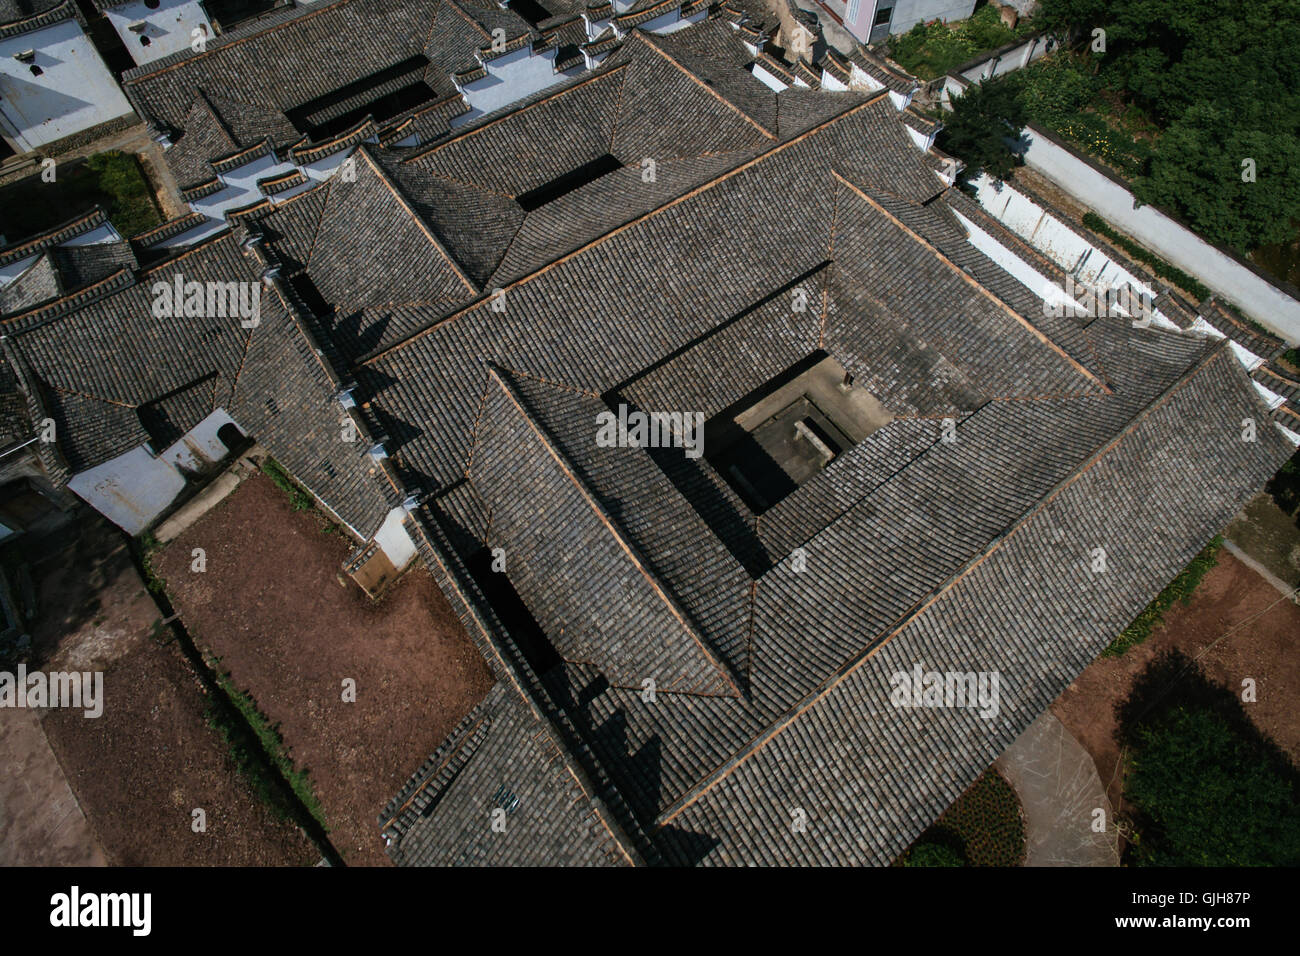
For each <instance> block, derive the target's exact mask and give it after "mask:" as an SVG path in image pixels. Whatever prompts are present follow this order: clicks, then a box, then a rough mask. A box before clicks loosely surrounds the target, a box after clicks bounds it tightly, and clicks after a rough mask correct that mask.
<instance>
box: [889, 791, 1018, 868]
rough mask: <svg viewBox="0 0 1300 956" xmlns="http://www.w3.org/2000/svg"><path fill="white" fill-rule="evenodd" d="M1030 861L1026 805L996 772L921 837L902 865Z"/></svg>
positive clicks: (1003, 864)
mask: <svg viewBox="0 0 1300 956" xmlns="http://www.w3.org/2000/svg"><path fill="white" fill-rule="evenodd" d="M1024 859H1025V826H1024V822H1023V821H1022V820H1021V817H1020V800H1019V799H1018V798H1017V797H1016V792H1015V791H1014V790H1013V789H1011V785H1010V784H1009V783H1007V782H1006V781H1005V780H1003V779H1002V775H1001V774H999V773H998V772H997V771H996V770H994V769H993V768H991V767H990V768H989V769H988V770H986V771H984V774H983V776H981V777H980V778H979V779H978V780H976V781H975V782H974V783H973V784H971V787H970V789H969V790H967V791H966V792H965V793H963V794H962V795H961V796H960V797H958V798H957V802H956V803H954V804H953V805H952V806H951V807H949V808H948V809H947V810H945V811H944V814H943V816H941V817H940V818H939V819H938V820H936V821H935V822H934V823H933V824H932V825H931V826H930V828H929V829H927V830H926V831H925V832H924V833H922V834H921V835H920V836H919V837H917V839H916V842H915V843H913V844H912V845H911V846H910V847H909V848H908V849H907V851H906V852H905V853H904V854H903V855H902V856H901V857H899V858H898V860H897V861H896V865H899V866H1020V865H1021V864H1022V863H1023V862H1024Z"/></svg>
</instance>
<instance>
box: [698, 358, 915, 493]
mask: <svg viewBox="0 0 1300 956" xmlns="http://www.w3.org/2000/svg"><path fill="white" fill-rule="evenodd" d="M891 418H892V416H891V415H890V413H889V411H888V410H887V409H886V408H885V407H884V406H883V405H881V404H880V403H879V402H878V401H876V399H875V398H874V397H873V396H872V395H871V394H870V393H869V392H866V391H865V390H863V389H861V388H854V387H853V378H852V376H851V375H849V374H848V373H846V372H845V370H844V367H843V366H842V365H840V363H839V362H837V361H836V360H835V359H834V358H832V357H830V356H826V355H816V354H814V355H813V356H810V358H809V360H805V361H804V362H801V363H799V364H798V365H796V366H794V367H793V368H791V369H789V370H787V372H785V373H783V374H781V375H779V376H777V377H776V378H775V379H773V380H772V381H771V382H770V383H768V385H767V386H766V387H764V388H763V389H761V390H760V391H759V392H758V393H756V394H751V395H749V396H746V397H745V398H744V399H742V400H741V401H740V402H739V403H737V405H733V406H731V407H730V408H727V409H725V410H723V411H722V412H719V413H718V414H717V415H715V416H714V417H713V418H711V419H710V420H709V421H708V422H706V423H705V426H704V457H705V459H706V460H707V461H708V462H709V464H710V465H712V466H713V468H714V469H715V470H716V471H717V472H718V474H720V475H721V476H722V477H723V478H724V479H726V481H727V483H728V484H729V485H731V487H732V488H733V489H735V491H736V493H737V494H738V495H740V497H741V500H743V501H744V502H745V504H746V505H747V506H748V507H749V508H750V510H751V511H753V512H754V513H755V514H762V513H763V512H764V511H766V510H767V509H768V508H770V507H772V506H773V505H774V504H776V503H777V502H778V501H780V500H781V499H783V498H785V497H786V496H787V495H789V494H790V493H791V492H793V491H794V490H795V489H796V488H798V487H799V486H800V485H802V484H804V483H805V482H807V481H808V480H809V479H811V478H813V477H815V476H816V475H817V474H819V473H820V472H821V471H822V470H823V469H825V468H826V467H827V466H829V465H830V464H831V463H832V462H833V461H835V459H836V458H838V457H839V456H840V455H841V454H842V453H843V452H845V451H848V450H849V449H850V448H852V447H853V446H854V445H856V444H857V443H858V442H860V441H862V439H863V438H865V437H867V436H868V435H870V434H871V433H872V432H874V431H875V430H876V429H878V428H880V427H881V426H882V425H884V424H885V423H886V422H888V421H889V420H890V419H891Z"/></svg>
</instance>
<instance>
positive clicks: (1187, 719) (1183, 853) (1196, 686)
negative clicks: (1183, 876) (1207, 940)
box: [1120, 652, 1300, 866]
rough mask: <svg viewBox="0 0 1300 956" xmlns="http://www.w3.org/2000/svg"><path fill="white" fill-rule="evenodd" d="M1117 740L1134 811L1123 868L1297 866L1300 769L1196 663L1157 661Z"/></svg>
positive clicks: (1171, 657) (1174, 658) (1126, 710)
mask: <svg viewBox="0 0 1300 956" xmlns="http://www.w3.org/2000/svg"><path fill="white" fill-rule="evenodd" d="M1246 706H1249V705H1246ZM1120 735H1121V739H1122V741H1123V743H1124V744H1125V745H1126V747H1128V748H1129V751H1130V759H1129V765H1128V771H1127V774H1126V777H1125V783H1124V795H1125V798H1126V800H1127V801H1129V802H1131V803H1132V804H1133V805H1134V807H1136V810H1135V812H1134V815H1133V824H1134V827H1135V835H1134V837H1133V840H1132V842H1131V845H1130V847H1129V852H1128V857H1127V860H1128V862H1131V863H1133V864H1136V865H1138V866H1296V865H1300V773H1297V772H1296V768H1295V766H1294V765H1293V764H1292V763H1291V762H1290V761H1289V760H1288V759H1287V757H1286V756H1285V754H1283V753H1282V752H1281V751H1280V750H1279V749H1278V747H1277V746H1276V745H1275V744H1273V743H1272V741H1270V740H1269V739H1268V738H1266V737H1264V736H1263V735H1262V734H1261V733H1260V732H1259V730H1258V729H1257V728H1256V727H1255V726H1254V724H1252V723H1251V722H1250V719H1249V718H1248V717H1247V715H1246V714H1245V712H1244V710H1243V705H1242V704H1241V703H1239V702H1238V700H1237V698H1236V697H1235V696H1234V695H1233V694H1232V693H1231V692H1229V691H1227V690H1225V689H1223V688H1221V687H1217V686H1215V685H1213V684H1211V683H1210V682H1209V680H1207V679H1206V677H1205V675H1204V673H1203V672H1202V671H1201V670H1200V668H1199V666H1198V665H1197V664H1195V662H1193V661H1191V660H1189V659H1188V658H1186V657H1184V656H1183V655H1181V654H1178V653H1177V652H1167V653H1166V654H1164V655H1161V656H1160V657H1158V658H1156V660H1155V661H1153V662H1152V664H1151V665H1150V666H1149V667H1148V669H1147V670H1146V671H1145V672H1144V673H1143V674H1142V676H1141V677H1140V678H1139V679H1138V681H1137V682H1135V684H1134V689H1133V692H1132V694H1131V696H1130V697H1129V699H1128V701H1127V702H1126V703H1125V704H1124V705H1123V706H1122V708H1121V710H1120Z"/></svg>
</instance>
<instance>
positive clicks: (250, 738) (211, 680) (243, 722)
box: [129, 539, 347, 866]
mask: <svg viewBox="0 0 1300 956" xmlns="http://www.w3.org/2000/svg"><path fill="white" fill-rule="evenodd" d="M129 550H130V552H131V560H132V561H133V562H134V564H135V569H136V572H137V573H138V574H139V575H140V577H141V579H142V580H145V581H147V580H149V576H148V574H147V573H146V569H145V564H144V559H143V555H142V553H141V551H140V545H139V543H138V542H137V541H136V540H135V539H130V546H129ZM146 590H147V591H148V592H149V596H150V597H151V598H153V602H154V606H155V607H157V608H158V610H159V611H160V612H161V613H162V615H163V621H162V623H163V625H164V626H165V627H168V628H170V629H171V633H172V638H173V640H175V641H176V643H177V645H178V646H179V647H180V649H181V652H182V653H183V654H184V655H185V658H186V660H188V661H189V663H190V666H191V667H192V668H193V669H194V673H195V674H196V675H197V676H198V678H199V680H200V681H201V682H202V684H203V687H204V689H205V690H206V691H207V694H208V701H209V702H210V705H211V706H212V707H213V708H215V709H216V710H217V712H218V715H219V717H220V720H221V723H222V724H223V726H224V727H226V728H228V729H229V731H230V732H231V733H232V734H234V735H236V736H237V737H238V739H237V740H233V741H231V743H233V744H237V745H238V746H240V747H241V748H242V749H243V750H244V752H245V753H247V754H250V755H252V756H253V759H254V760H255V761H256V762H257V770H258V772H259V773H261V774H262V775H263V776H264V778H265V779H266V780H267V781H268V782H269V783H270V784H271V786H273V787H274V788H275V794H276V797H277V798H278V799H279V800H280V801H281V802H282V803H283V806H284V807H285V808H286V809H287V810H288V812H289V814H290V816H291V818H292V820H293V822H294V823H295V824H297V826H298V828H299V829H300V830H302V832H303V833H305V834H306V835H307V839H309V840H311V842H312V843H313V844H314V845H315V847H316V849H317V850H319V851H320V854H321V857H322V858H323V859H322V861H321V862H322V863H323V864H326V865H328V866H346V865H347V864H346V863H344V861H343V857H342V856H340V855H339V852H338V850H336V849H335V848H334V844H333V843H331V842H330V839H329V836H328V835H327V834H326V832H325V828H324V827H323V826H321V823H320V821H319V820H317V819H316V818H315V817H314V816H312V815H311V811H309V810H308V809H307V807H306V805H304V804H303V802H302V800H301V799H299V797H298V794H297V793H295V792H294V790H293V787H292V786H291V785H290V784H289V781H288V780H286V779H285V776H284V774H283V773H282V772H281V771H280V768H279V767H278V766H276V764H275V761H274V760H273V759H272V758H271V755H270V754H268V753H267V752H266V748H265V747H264V746H263V744H262V741H261V738H259V737H258V735H257V731H256V730H254V729H253V726H252V725H251V724H250V723H249V722H248V718H247V717H245V716H244V714H243V712H241V711H240V709H239V708H238V707H236V706H235V705H234V703H233V702H232V701H231V700H230V698H229V697H227V696H226V692H225V690H224V689H223V688H222V686H221V683H220V682H219V681H218V680H217V675H216V674H215V673H214V672H213V670H212V667H211V665H209V664H208V662H207V660H206V659H204V657H203V652H202V651H200V650H199V648H198V645H196V644H195V643H194V639H193V638H192V637H190V634H189V631H187V630H186V629H185V625H184V624H183V623H182V622H181V619H180V615H179V614H177V613H176V609H175V608H173V607H172V603H171V601H170V600H168V598H167V595H166V594H164V593H159V592H157V591H154V590H153V589H152V588H146Z"/></svg>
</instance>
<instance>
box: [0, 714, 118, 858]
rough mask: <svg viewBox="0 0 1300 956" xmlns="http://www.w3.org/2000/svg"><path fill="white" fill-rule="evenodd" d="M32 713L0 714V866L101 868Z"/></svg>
mask: <svg viewBox="0 0 1300 956" xmlns="http://www.w3.org/2000/svg"><path fill="white" fill-rule="evenodd" d="M105 865H106V861H105V859H104V851H103V850H101V849H100V847H99V843H98V842H96V840H95V835H94V833H92V832H91V829H90V824H89V823H87V822H86V817H85V814H83V813H82V812H81V806H80V805H79V804H78V803H77V798H76V796H74V795H73V793H72V788H71V787H70V786H68V780H67V778H66V777H65V776H64V775H63V768H62V767H60V766H59V761H58V759H57V758H56V757H55V756H54V751H53V750H51V749H50V745H49V743H48V742H47V741H46V739H45V731H44V730H42V729H41V722H40V718H39V717H38V716H37V712H36V711H34V710H26V709H13V708H8V707H6V708H3V709H0V866H105Z"/></svg>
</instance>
